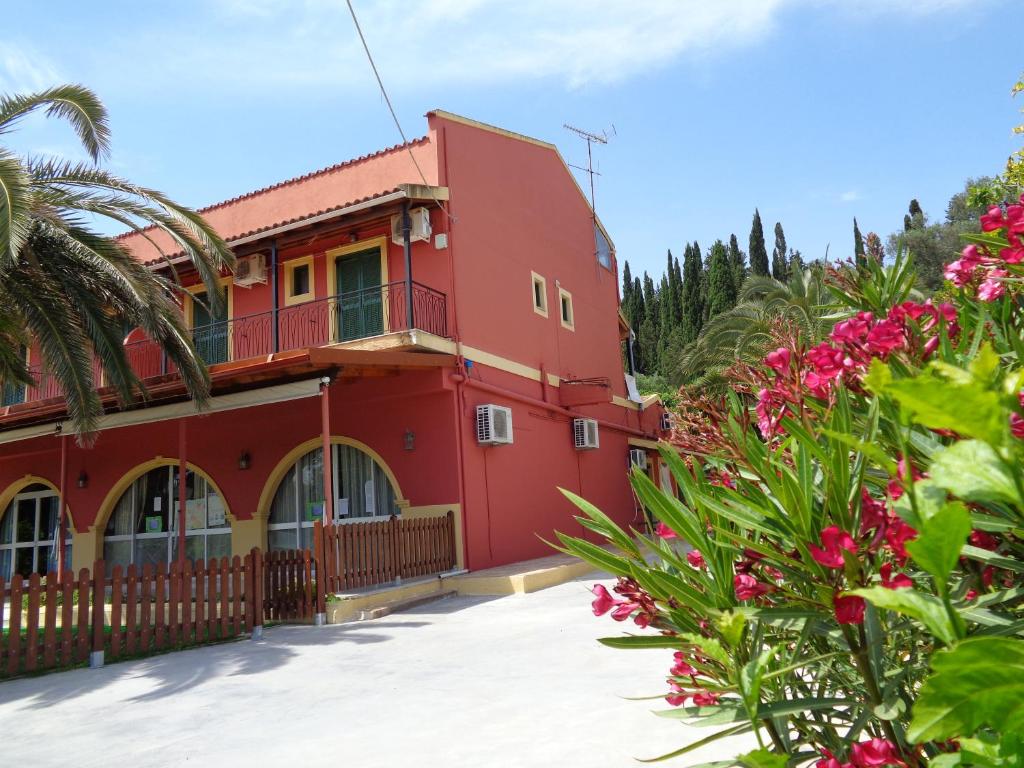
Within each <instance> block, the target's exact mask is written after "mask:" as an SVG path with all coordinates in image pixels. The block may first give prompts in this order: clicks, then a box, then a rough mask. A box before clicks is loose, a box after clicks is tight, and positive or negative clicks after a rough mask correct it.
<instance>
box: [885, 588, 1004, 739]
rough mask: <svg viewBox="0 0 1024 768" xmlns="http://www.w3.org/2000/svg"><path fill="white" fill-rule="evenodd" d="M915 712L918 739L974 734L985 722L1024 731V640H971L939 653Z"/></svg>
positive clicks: (910, 731) (912, 733)
mask: <svg viewBox="0 0 1024 768" xmlns="http://www.w3.org/2000/svg"><path fill="white" fill-rule="evenodd" d="M900 591H906V590H900ZM911 714H912V716H913V717H912V719H911V722H910V728H909V729H908V731H907V737H908V738H909V739H910V740H911V741H914V742H922V741H941V740H944V739H950V738H953V737H957V736H971V735H973V734H974V733H975V732H977V731H978V729H980V728H981V727H982V726H988V727H990V728H993V729H995V730H996V731H1001V732H1004V733H1020V732H1022V731H1024V642H1021V641H1020V640H1011V639H1008V638H1001V637H982V638H970V639H968V640H964V641H962V642H960V643H959V644H957V646H956V647H955V648H952V649H949V650H943V651H939V652H938V653H936V654H935V655H934V656H933V657H932V674H931V676H930V677H928V679H927V680H925V682H924V685H922V686H921V692H920V695H919V696H918V699H917V702H916V703H915V704H914V709H913V712H912V713H911Z"/></svg>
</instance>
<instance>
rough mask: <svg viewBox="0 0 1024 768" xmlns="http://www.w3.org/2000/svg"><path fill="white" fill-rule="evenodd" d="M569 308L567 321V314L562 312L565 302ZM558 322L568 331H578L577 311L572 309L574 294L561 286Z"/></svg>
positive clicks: (559, 289)
mask: <svg viewBox="0 0 1024 768" xmlns="http://www.w3.org/2000/svg"><path fill="white" fill-rule="evenodd" d="M566 299H568V302H567V303H566V306H568V308H569V319H568V320H566V319H565V314H564V313H563V312H562V302H565V301H566ZM558 321H559V322H560V323H561V324H562V327H563V328H565V329H566V330H568V331H575V330H576V311H575V310H574V309H573V307H572V294H571V293H569V292H568V291H567V290H565V288H562V287H561V286H559V288H558Z"/></svg>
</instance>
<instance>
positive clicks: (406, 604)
mask: <svg viewBox="0 0 1024 768" xmlns="http://www.w3.org/2000/svg"><path fill="white" fill-rule="evenodd" d="M457 594H458V592H457V591H456V590H454V589H447V590H445V589H442V590H438V591H437V592H430V593H428V594H425V595H416V596H415V597H408V598H406V599H404V600H393V601H392V602H390V603H384V604H383V605H378V606H376V607H374V608H363V609H361V610H360V611H359V612H358V613H357V614H356V615H355V616H354V617H353V618H354V619H355V620H356V621H369V620H371V619H380V618H383V617H385V616H388V615H389V614H392V613H398V612H400V611H407V610H409V609H410V608H416V607H417V606H420V605H423V604H424V603H432V602H434V601H435V600H443V599H444V598H446V597H452V596H454V595H457Z"/></svg>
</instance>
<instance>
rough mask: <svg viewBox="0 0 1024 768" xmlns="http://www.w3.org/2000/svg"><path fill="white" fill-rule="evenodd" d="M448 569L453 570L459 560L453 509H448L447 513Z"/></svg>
mask: <svg viewBox="0 0 1024 768" xmlns="http://www.w3.org/2000/svg"><path fill="white" fill-rule="evenodd" d="M446 517H447V518H448V570H449V571H454V570H455V565H456V563H458V562H459V557H458V552H457V551H456V549H455V546H456V545H455V511H454V510H451V509H449V510H448V514H447V515H446Z"/></svg>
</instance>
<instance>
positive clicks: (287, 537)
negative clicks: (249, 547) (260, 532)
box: [267, 528, 297, 549]
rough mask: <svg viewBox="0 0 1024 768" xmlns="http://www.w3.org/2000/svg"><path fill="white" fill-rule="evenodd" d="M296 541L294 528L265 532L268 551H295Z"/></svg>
mask: <svg viewBox="0 0 1024 768" xmlns="http://www.w3.org/2000/svg"><path fill="white" fill-rule="evenodd" d="M296 540H297V533H296V529H294V528H289V529H287V530H282V531H268V532H267V547H268V549H295V548H296V547H295V543H296Z"/></svg>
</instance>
